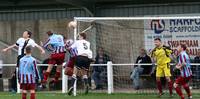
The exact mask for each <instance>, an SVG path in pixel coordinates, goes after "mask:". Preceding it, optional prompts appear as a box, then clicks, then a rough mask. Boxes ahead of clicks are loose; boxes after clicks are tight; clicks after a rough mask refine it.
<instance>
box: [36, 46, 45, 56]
mask: <svg viewBox="0 0 200 99" xmlns="http://www.w3.org/2000/svg"><path fill="white" fill-rule="evenodd" d="M36 47H37V48H38V49H39V50H40V51H41V54H45V50H44V49H43V48H42V47H41V46H39V45H36Z"/></svg>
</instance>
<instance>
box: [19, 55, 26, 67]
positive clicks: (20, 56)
mask: <svg viewBox="0 0 200 99" xmlns="http://www.w3.org/2000/svg"><path fill="white" fill-rule="evenodd" d="M24 56H25V54H24V55H19V56H17V67H19V62H20V59H21V58H22V57H24Z"/></svg>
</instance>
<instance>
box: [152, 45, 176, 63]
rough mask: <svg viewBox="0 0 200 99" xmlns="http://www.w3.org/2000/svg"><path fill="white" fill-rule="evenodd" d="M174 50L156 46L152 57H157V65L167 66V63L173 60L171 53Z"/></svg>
mask: <svg viewBox="0 0 200 99" xmlns="http://www.w3.org/2000/svg"><path fill="white" fill-rule="evenodd" d="M171 54H172V50H171V49H170V48H166V47H164V46H163V47H160V48H154V50H153V51H152V54H151V57H153V58H155V59H156V63H157V66H165V65H166V64H167V63H170V62H171V59H170V57H169V56H170V55H171Z"/></svg>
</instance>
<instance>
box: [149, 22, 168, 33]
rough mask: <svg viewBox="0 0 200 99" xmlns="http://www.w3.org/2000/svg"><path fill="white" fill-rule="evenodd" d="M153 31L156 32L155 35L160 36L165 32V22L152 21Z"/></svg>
mask: <svg viewBox="0 0 200 99" xmlns="http://www.w3.org/2000/svg"><path fill="white" fill-rule="evenodd" d="M151 30H154V33H156V34H160V33H162V32H163V31H164V30H165V21H164V20H152V21H151Z"/></svg>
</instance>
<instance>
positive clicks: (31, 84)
mask: <svg viewBox="0 0 200 99" xmlns="http://www.w3.org/2000/svg"><path fill="white" fill-rule="evenodd" d="M18 76H19V83H20V89H22V99H26V95H27V91H30V93H31V95H30V99H36V98H35V86H36V79H38V80H39V81H40V77H39V73H38V69H37V66H36V59H35V58H33V57H32V56H31V47H29V46H28V47H26V56H24V57H23V58H21V59H20V62H19V75H18Z"/></svg>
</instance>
